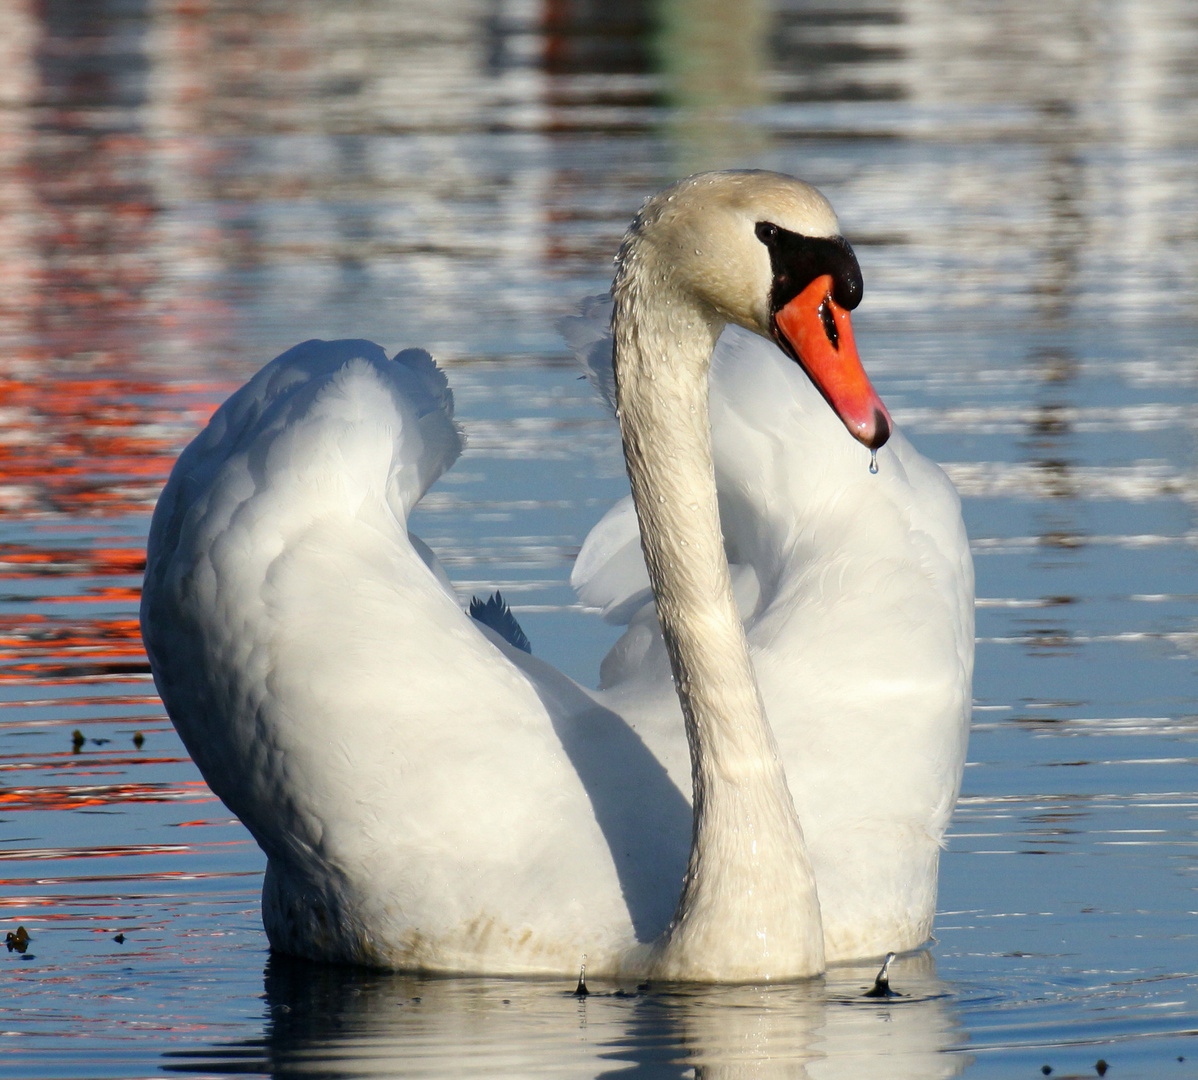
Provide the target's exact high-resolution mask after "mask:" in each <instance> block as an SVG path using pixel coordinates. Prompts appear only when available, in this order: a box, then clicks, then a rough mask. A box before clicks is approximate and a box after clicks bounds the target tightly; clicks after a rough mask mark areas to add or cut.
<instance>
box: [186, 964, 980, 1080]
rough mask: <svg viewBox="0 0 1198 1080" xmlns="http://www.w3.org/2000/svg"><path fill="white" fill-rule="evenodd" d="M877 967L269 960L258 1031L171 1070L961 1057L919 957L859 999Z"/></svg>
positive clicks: (954, 1067)
mask: <svg viewBox="0 0 1198 1080" xmlns="http://www.w3.org/2000/svg"><path fill="white" fill-rule="evenodd" d="M875 968H876V965H874V966H871V965H866V964H859V965H850V966H844V967H837V968H834V969H833V970H832V971H830V972H829V973H828V974H827V975H826V976H825V977H824V978H823V979H817V980H813V981H810V982H805V983H794V984H790V985H785V986H781V985H779V986H702V987H699V986H696V987H681V986H680V987H660V988H657V987H655V988H648V989H643V990H639V991H638V990H637V989H636V988H635V987H618V986H615V985H603V984H597V983H594V984H592V986H591V990H592V992H591V995H590V996H589V997H587V998H582V999H579V998H575V997H574V996H573V995H572V993H571V990H572V986H569V985H567V984H566V983H565V982H563V983H560V984H559V983H556V982H548V981H544V980H521V979H501V978H430V977H423V976H415V975H399V974H390V973H382V972H370V971H364V970H361V969H353V968H340V967H326V966H321V965H315V964H309V963H307V962H305V961H300V960H292V959H289V958H287V957H283V956H272V957H271V958H270V960H269V962H268V963H267V966H266V971H265V989H266V994H265V1000H266V1017H265V1021H264V1025H263V1034H262V1038H261V1040H253V1041H252V1042H249V1043H241V1044H235V1045H230V1044H227V1043H226V1044H217V1045H213V1046H211V1047H208V1048H205V1049H197V1050H191V1051H184V1052H182V1053H179V1052H176V1053H172V1054H169V1055H167V1059H168V1060H167V1062H166V1063H165V1064H164V1069H165V1071H167V1072H205V1071H210V1070H211V1069H213V1068H215V1067H218V1066H219V1068H220V1069H221V1071H226V1072H228V1071H238V1072H246V1071H257V1072H262V1073H265V1074H266V1075H270V1076H291V1075H320V1076H322V1077H328V1078H333V1077H350V1076H355V1077H357V1076H395V1077H460V1076H464V1075H486V1076H488V1077H499V1076H511V1077H525V1076H530V1075H535V1074H538V1073H542V1072H543V1073H545V1074H547V1075H552V1076H555V1077H614V1076H619V1075H624V1074H631V1075H638V1076H652V1077H655V1078H656V1077H679V1078H682V1077H691V1076H694V1077H697V1078H701V1080H736V1078H741V1077H745V1078H747V1077H752V1078H754V1080H782V1078H786V1080H840V1078H845V1080H848V1078H853V1080H860V1078H862V1077H883V1076H884V1077H887V1078H888V1080H902V1078H907V1077H910V1078H911V1080H916V1078H918V1080H936V1078H942V1077H952V1076H958V1075H960V1074H961V1073H962V1072H963V1071H964V1069H965V1068H966V1066H967V1065H968V1064H969V1063H970V1060H971V1059H970V1058H969V1057H968V1056H966V1055H964V1054H955V1053H946V1052H945V1051H949V1050H953V1049H955V1048H956V1047H958V1046H959V1045H960V1044H961V1042H962V1034H961V1032H960V1028H959V1022H958V1019H957V1010H956V1007H955V1005H954V1002H953V998H952V997H951V996H950V993H949V988H948V987H946V986H945V984H944V983H942V982H941V981H940V980H939V979H938V978H937V976H936V970H935V964H934V961H933V959H932V957H931V956H930V955H928V954H927V953H917V954H914V955H911V956H905V957H900V958H899V959H898V960H896V961H895V962H894V964H893V965H892V968H891V982H892V985H893V986H894V987H895V988H896V989H897V990H898V991H900V994H901V996H899V997H894V998H888V999H871V998H866V997H864V996H863V995H864V991H865V990H866V989H868V988H869V987H870V986H871V985H872V983H873V978H874V975H875V973H876V970H875Z"/></svg>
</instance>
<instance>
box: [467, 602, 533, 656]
mask: <svg viewBox="0 0 1198 1080" xmlns="http://www.w3.org/2000/svg"><path fill="white" fill-rule="evenodd" d="M470 618H472V619H474V620H475V621H476V622H480V623H482V624H483V626H489V627H490V628H491V629H492V630H494V631H495V633H497V634H498V635H499V636H500V637H501V638H503V640H504V641H506V642H507V643H508V644H509V645H511V646H512V648H514V649H519V650H520V651H521V652H526V653H529V654H530V655H531V654H532V642H530V641H529V640H528V635H527V634H526V633H525V632H524V629H523V627H521V625H520V624H519V623H518V622H517V621H516V616H515V615H513V614H512V609H511V608H510V607H509V606H508V603H507V601H506V600H504V598H503V594H502V593H498V592H497V593H495V594H494V595H492V596H491V597H490V599H488V600H480V599H479V598H478V597H477V596H475V597H473V598H472V599H471V601H470Z"/></svg>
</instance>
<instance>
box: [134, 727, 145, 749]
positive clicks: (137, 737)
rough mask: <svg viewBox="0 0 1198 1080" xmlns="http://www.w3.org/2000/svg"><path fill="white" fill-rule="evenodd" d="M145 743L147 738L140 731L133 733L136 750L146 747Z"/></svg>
mask: <svg viewBox="0 0 1198 1080" xmlns="http://www.w3.org/2000/svg"><path fill="white" fill-rule="evenodd" d="M145 741H146V737H145V736H144V735H143V734H142V733H141V732H140V731H135V732H134V733H133V746H134V747H135V748H136V749H138V750H140V749H141V748H142V747H143V746H144V745H145Z"/></svg>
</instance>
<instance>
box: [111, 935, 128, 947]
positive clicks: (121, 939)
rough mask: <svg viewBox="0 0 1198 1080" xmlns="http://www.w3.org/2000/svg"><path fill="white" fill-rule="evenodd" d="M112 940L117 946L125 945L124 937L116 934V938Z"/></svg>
mask: <svg viewBox="0 0 1198 1080" xmlns="http://www.w3.org/2000/svg"><path fill="white" fill-rule="evenodd" d="M112 940H113V941H115V942H116V943H117V944H118V945H124V944H125V935H124V934H117V936H116V937H114V938H113V939H112Z"/></svg>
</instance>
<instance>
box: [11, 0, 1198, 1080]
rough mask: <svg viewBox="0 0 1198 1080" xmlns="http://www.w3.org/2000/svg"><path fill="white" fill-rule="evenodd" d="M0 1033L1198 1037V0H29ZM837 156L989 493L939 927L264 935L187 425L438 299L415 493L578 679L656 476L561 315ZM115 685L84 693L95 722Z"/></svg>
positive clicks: (144, 1069)
mask: <svg viewBox="0 0 1198 1080" xmlns="http://www.w3.org/2000/svg"><path fill="white" fill-rule="evenodd" d="M0 29H3V35H2V37H3V40H2V41H0V53H2V57H3V61H4V62H3V63H2V64H0V206H2V207H3V214H4V219H5V225H4V228H3V229H2V230H0V256H2V257H0V274H2V276H3V282H4V288H3V289H2V290H0V463H2V464H0V575H2V577H3V584H2V585H0V773H2V774H3V775H2V778H0V779H2V784H0V861H2V862H3V864H4V870H5V873H4V875H3V877H4V888H3V890H0V905H3V909H4V910H3V911H2V912H0V921H2V922H3V925H4V928H5V930H6V932H15V930H16V927H17V926H18V925H23V926H24V927H26V928H27V930H28V933H29V935H30V941H29V944H28V947H27V949H26V951H25V952H24V953H21V952H19V951H16V950H13V951H8V952H5V953H3V954H0V961H2V962H3V963H4V964H5V969H4V975H3V979H4V991H5V992H4V995H3V1002H2V1003H0V1039H2V1040H3V1044H2V1045H3V1051H4V1052H3V1054H0V1073H2V1074H4V1075H13V1076H44V1077H68V1076H70V1077H78V1076H96V1077H102V1076H132V1075H138V1076H141V1075H158V1074H161V1073H164V1072H168V1073H169V1072H189V1073H198V1074H201V1075H212V1076H218V1075H228V1074H234V1073H235V1074H239V1075H240V1074H246V1073H249V1074H254V1073H265V1074H276V1075H280V1076H283V1075H320V1076H336V1077H343V1076H344V1077H349V1076H359V1075H388V1076H412V1077H417V1076H461V1075H467V1074H474V1073H480V1074H483V1073H485V1074H487V1075H495V1076H512V1077H520V1076H530V1075H538V1074H544V1075H550V1076H580V1077H589V1076H599V1075H604V1076H608V1075H611V1076H614V1075H617V1074H623V1075H630V1076H644V1077H658V1076H660V1077H674V1076H678V1077H686V1076H695V1075H697V1076H703V1077H717V1076H727V1077H731V1076H753V1077H773V1076H778V1077H782V1076H786V1077H810V1078H822V1077H862V1076H894V1077H903V1076H910V1077H936V1076H958V1075H964V1076H976V1077H991V1076H993V1077H1029V1076H1039V1075H1041V1073H1040V1067H1041V1066H1042V1065H1049V1066H1051V1067H1052V1068H1053V1070H1054V1073H1053V1075H1056V1076H1061V1075H1079V1076H1090V1075H1097V1073H1096V1070H1095V1064H1096V1062H1097V1061H1098V1060H1099V1059H1102V1060H1105V1061H1106V1062H1108V1063H1109V1064H1110V1072H1109V1075H1110V1076H1114V1077H1116V1078H1118V1080H1123V1078H1126V1077H1177V1078H1187V1077H1196V1076H1198V1040H1196V1039H1195V1034H1196V1033H1198V979H1196V968H1198V940H1196V931H1195V927H1196V926H1198V921H1196V920H1198V840H1196V831H1198V793H1196V792H1198V784H1196V782H1195V780H1196V775H1198V771H1196V769H1195V764H1196V761H1198V752H1196V750H1195V744H1196V740H1195V736H1196V734H1198V671H1196V667H1198V618H1196V616H1198V576H1196V574H1195V569H1196V567H1195V562H1196V551H1195V548H1196V545H1198V529H1196V527H1195V522H1194V507H1195V499H1196V496H1198V480H1196V471H1195V469H1196V464H1198V463H1196V460H1195V442H1194V435H1195V424H1196V422H1195V415H1196V413H1195V397H1196V396H1198V303H1196V300H1195V297H1196V296H1198V194H1196V189H1195V185H1194V180H1193V178H1194V176H1195V174H1196V172H1198V135H1196V134H1195V133H1196V132H1198V65H1196V64H1195V62H1194V59H1193V57H1194V55H1195V48H1196V46H1198V15H1196V14H1195V12H1194V11H1193V9H1192V8H1191V7H1190V6H1189V5H1187V4H1185V3H1184V2H1182V0H1158V2H1157V3H1154V4H1151V5H1149V4H1142V3H1136V2H1133V0H1112V2H1110V3H1106V4H1101V5H1100V4H1092V3H1086V2H1082V0H1078V2H1063V3H1059V4H1055V5H1051V6H1046V5H1042V4H1038V3H1034V2H1032V0H1000V2H995V3H984V4H983V3H966V4H957V3H953V4H949V3H939V2H926V0H878V2H871V3H857V2H853V3H847V4H841V5H837V6H836V8H835V9H832V8H829V7H824V6H820V7H816V6H813V5H811V4H806V3H797V2H794V0H783V2H779V3H778V4H777V5H776V6H774V7H773V8H769V7H762V6H756V5H743V6H738V7H737V8H736V9H735V10H732V8H731V6H728V5H723V4H719V3H714V2H705V0H689V2H687V0H670V2H668V3H663V4H662V5H661V6H660V7H658V8H650V7H648V6H646V5H643V4H636V3H632V2H631V0H623V2H621V3H618V4H611V5H605V6H604V7H603V10H600V8H599V6H598V5H596V6H594V7H591V6H587V5H584V4H582V3H580V2H579V3H566V4H544V5H542V4H540V3H524V2H516V0H494V2H490V3H486V2H482V0H479V2H473V3H464V2H455V0H450V2H444V0H443V2H441V3H438V4H435V5H434V4H430V3H425V2H417V0H411V2H408V3H403V4H396V3H384V2H383V0H376V2H365V3H363V2H355V3H348V2H344V3H343V2H341V0H335V2H331V3H323V4H316V3H281V2H279V3H275V2H268V3H258V4H249V3H245V4H239V3H234V2H232V0H213V2H211V3H200V4H194V3H182V2H175V0H166V2H163V3H155V4H149V3H145V2H141V0H120V2H118V0H105V2H100V3H96V4H89V5H78V4H75V3H72V2H69V0H51V2H48V3H44V4H41V5H38V6H36V7H35V6H33V5H29V4H27V3H24V2H23V0H3V2H0ZM731 165H753V166H761V167H769V168H777V169H782V170H784V171H788V172H793V173H796V174H799V175H801V176H803V177H805V178H806V179H808V180H811V181H812V182H814V183H816V184H818V185H819V186H820V187H821V188H823V190H824V191H825V192H826V193H827V194H828V195H829V197H830V198H831V199H832V200H833V202H834V203H835V205H836V206H837V208H838V210H839V211H840V214H841V222H842V226H843V229H844V231H845V233H846V235H848V236H849V238H850V239H851V240H852V242H853V243H854V246H855V247H856V249H857V252H858V254H859V257H860V260H861V264H862V267H863V271H864V274H865V281H866V299H865V302H864V303H863V305H862V307H861V308H860V309H859V312H858V313H857V315H856V317H855V321H856V325H857V327H858V340H859V344H860V347H861V351H862V355H863V356H864V358H865V360H866V363H867V366H868V367H869V369H870V371H871V374H872V375H873V376H874V378H875V382H876V384H877V385H878V387H879V390H880V391H881V393H882V395H883V396H884V397H885V399H886V400H887V402H888V404H889V405H890V407H891V409H892V411H893V413H894V415H895V417H896V419H897V420H898V422H899V423H900V424H902V425H903V427H904V428H905V429H906V430H907V431H908V433H909V434H910V436H911V438H912V440H913V441H914V442H915V443H916V445H917V446H919V447H920V449H922V450H923V451H924V452H925V453H927V454H929V455H930V456H932V457H934V458H936V459H937V460H939V461H941V462H943V463H944V464H945V467H946V469H947V470H948V472H949V474H950V476H951V477H952V478H953V480H954V481H955V482H956V484H957V486H958V488H959V490H960V491H961V494H962V496H963V497H964V501H965V515H966V520H967V524H968V527H969V531H970V535H971V538H972V541H973V545H974V556H975V560H976V565H977V572H978V597H979V600H978V624H977V625H978V670H977V678H976V684H975V697H976V710H975V726H974V734H973V738H972V742H971V748H970V764H969V767H968V769H967V771H966V776H965V787H964V792H963V795H962V799H961V803H960V806H959V808H958V811H957V815H956V817H955V819H954V824H953V827H952V830H951V837H950V843H949V848H948V851H947V852H946V855H945V857H944V861H943V868H942V879H941V892H940V914H939V916H938V919H937V929H936V935H937V941H936V942H935V943H934V945H933V947H932V948H931V950H930V951H929V952H928V953H925V954H921V955H919V956H916V957H911V958H905V959H903V960H901V961H900V962H899V964H898V965H897V967H896V970H895V972H894V983H895V985H896V987H898V988H899V989H900V990H902V991H903V994H904V996H903V997H900V998H895V999H891V1000H888V1001H882V1002H879V1001H876V1000H870V999H865V998H862V997H861V996H860V995H861V991H862V989H863V988H864V987H866V986H868V985H869V983H870V981H871V978H872V974H873V973H872V971H869V970H867V969H865V968H851V969H845V970H838V971H834V972H832V973H830V974H829V976H828V977H827V979H826V980H823V981H820V982H817V983H815V984H813V985H807V986H792V987H772V988H765V989H762V988H717V989H710V990H676V991H665V990H653V991H648V992H637V991H636V989H635V988H629V987H615V986H601V985H595V986H593V987H592V989H594V990H595V991H596V993H595V994H594V995H592V996H591V997H590V998H588V999H586V1000H584V1001H579V1000H576V999H574V998H572V997H571V996H570V995H569V993H568V991H569V990H570V989H571V987H563V986H559V985H556V984H548V983H543V982H538V981H522V980H500V979H419V978H413V977H407V976H397V975H391V976H388V975H379V974H370V973H363V972H355V971H350V970H339V969H320V968H313V967H311V966H308V965H296V964H294V963H290V962H287V961H285V960H282V959H279V958H274V959H270V958H268V954H267V952H266V946H265V939H264V937H263V934H262V930H261V926H260V922H259V917H258V892H259V889H260V885H261V873H262V868H263V858H262V856H261V854H260V853H259V852H258V850H257V848H256V847H255V845H254V844H253V843H252V841H251V840H250V839H249V838H248V835H247V834H246V833H245V831H244V830H243V829H242V828H241V826H240V825H239V824H238V823H237V822H236V821H235V820H234V819H233V818H232V817H231V815H230V814H229V813H228V811H226V810H225V809H224V808H223V807H222V806H221V804H220V803H219V802H217V801H215V799H214V798H213V797H212V795H211V794H210V793H209V791H208V789H207V788H206V786H205V785H204V783H203V781H202V780H201V779H200V777H199V774H198V772H197V771H196V770H195V768H194V766H193V765H192V764H191V763H190V761H189V760H188V758H187V756H186V754H185V752H184V751H183V750H182V747H181V745H180V743H179V741H178V739H177V738H176V736H175V734H174V732H173V729H172V728H171V727H170V724H169V722H168V721H167V719H166V717H165V715H164V713H163V710H162V707H161V704H160V703H159V701H158V699H157V697H156V695H155V694H154V691H153V685H152V683H151V682H150V680H149V677H148V672H147V668H146V664H145V657H144V654H143V652H142V650H141V645H140V641H139V638H138V634H137V627H136V607H137V596H138V588H139V585H140V572H141V565H142V549H143V544H144V538H145V533H146V529H147V527H148V521H149V514H150V511H151V509H152V506H153V502H154V499H155V497H156V494H157V491H158V489H159V488H160V486H161V484H162V482H163V480H164V479H165V476H166V474H167V472H168V470H169V468H170V464H171V462H172V460H173V458H174V456H175V454H177V452H178V450H179V449H180V448H181V447H182V446H183V445H184V444H185V443H186V442H187V440H188V439H189V438H191V436H192V435H193V434H194V432H195V431H196V430H197V429H198V427H199V426H200V425H202V423H203V422H204V420H205V419H206V418H207V416H208V415H209V414H210V412H211V410H212V409H213V408H214V407H215V406H216V404H217V403H219V401H220V400H222V399H223V397H224V396H226V395H227V394H228V393H229V392H230V391H231V390H232V389H233V388H234V387H235V386H236V385H237V384H238V383H239V382H240V381H241V380H243V379H244V378H246V377H247V376H248V375H249V374H250V373H252V372H253V371H254V370H255V369H256V368H257V367H258V366H259V365H260V364H261V363H263V362H264V361H266V360H267V359H269V358H270V357H272V356H273V355H275V354H276V353H278V352H280V351H282V350H283V349H284V348H286V347H288V346H289V345H291V344H293V343H294V342H295V341H297V340H300V339H303V338H305V337H312V336H318V337H325V338H329V337H337V336H343V335H352V336H365V337H373V338H375V339H377V340H378V341H380V342H381V343H382V344H384V345H386V346H388V347H390V348H398V347H402V346H405V345H409V344H422V345H425V346H427V347H429V348H430V349H432V351H433V352H434V353H435V355H436V356H437V357H438V358H439V360H440V361H441V362H442V363H443V364H445V365H446V366H447V368H448V369H449V371H450V377H451V380H452V382H453V386H454V389H455V393H456V395H457V403H458V412H459V416H460V418H461V419H462V420H463V422H464V424H465V426H466V429H467V432H468V435H469V439H470V443H469V449H468V450H467V452H466V454H465V455H464V457H463V458H462V460H461V461H460V462H459V464H458V465H457V467H456V468H455V469H454V470H453V472H452V473H451V474H450V475H448V476H447V477H446V478H445V479H444V480H443V481H442V482H441V483H440V484H438V485H437V487H436V488H435V489H434V490H433V492H432V493H430V496H429V497H428V499H427V500H426V501H425V504H424V505H423V506H422V508H421V509H420V511H419V512H418V516H417V520H416V521H415V522H414V525H415V528H416V529H417V531H419V532H420V533H421V534H422V535H423V536H424V537H425V538H426V539H427V540H428V541H429V542H430V543H431V544H432V546H433V547H434V548H435V549H436V550H437V552H438V553H439V554H440V556H441V558H442V560H443V561H444V562H445V564H446V565H447V566H448V567H449V569H450V572H451V573H452V574H453V576H454V578H455V581H456V583H457V584H458V586H459V587H460V589H461V590H462V591H463V593H467V594H468V593H469V592H470V591H472V590H477V591H483V590H490V589H493V588H496V587H498V588H500V589H502V590H503V592H504V594H505V595H507V596H509V597H510V598H511V600H512V601H513V603H514V606H515V608H516V611H517V613H518V614H519V617H520V619H521V621H522V622H523V624H524V626H525V628H526V629H527V630H528V632H529V635H530V637H531V638H532V640H533V645H534V649H535V650H536V651H537V653H538V654H539V655H541V656H543V657H545V658H547V659H549V660H551V661H553V662H554V663H556V664H558V665H559V666H560V667H562V668H563V669H564V670H566V671H567V672H569V673H570V674H572V675H574V676H575V677H576V678H578V679H580V680H581V681H583V682H586V683H593V682H594V680H595V678H596V672H597V667H598V662H599V659H600V658H601V657H602V655H603V652H604V651H605V649H606V647H607V645H608V644H610V642H611V640H612V638H613V633H612V630H611V628H610V627H607V626H605V625H604V624H603V623H602V622H601V621H600V620H599V619H598V618H597V617H596V616H595V615H594V614H593V613H588V612H585V611H582V610H581V609H579V608H578V607H577V605H576V604H575V602H574V598H573V595H572V593H571V591H570V590H569V587H568V584H567V578H568V574H569V568H570V562H571V559H572V557H573V555H574V554H575V552H576V551H577V548H578V545H579V543H580V542H581V539H582V537H583V536H584V535H585V534H586V531H587V529H588V528H589V527H590V525H592V524H593V523H594V522H595V521H596V520H597V519H598V517H599V516H600V515H601V514H602V512H603V511H604V509H606V507H607V506H608V505H609V504H610V503H611V501H613V500H614V499H615V498H617V497H619V496H620V495H621V494H622V493H623V491H624V490H625V489H626V482H625V481H624V480H623V476H622V469H621V464H620V455H619V447H618V442H617V438H616V433H615V430H614V426H613V424H612V422H611V421H610V419H609V418H608V417H607V416H606V415H605V414H604V412H603V410H602V408H601V407H600V406H599V404H598V402H597V401H595V400H594V398H593V396H592V394H591V392H590V390H589V388H588V386H587V384H586V383H585V382H580V381H579V380H578V377H577V372H576V370H575V368H574V367H573V365H572V362H571V361H570V360H569V359H568V357H567V355H566V352H565V349H564V347H563V345H562V343H561V342H560V340H559V339H558V337H557V335H556V333H555V331H554V328H553V324H554V320H555V318H557V317H558V316H560V315H561V314H563V313H566V312H568V311H570V310H571V309H572V307H573V305H574V304H575V303H576V302H577V300H578V298H580V297H582V296H586V295H588V294H592V293H596V292H599V291H602V290H603V289H604V288H605V287H606V282H607V277H608V274H609V272H610V259H611V256H612V253H613V252H614V250H615V246H616V244H617V242H618V239H619V236H620V233H621V231H622V229H623V227H624V225H625V223H626V222H627V220H628V218H629V217H630V215H631V213H632V212H633V211H634V210H635V209H636V208H637V206H639V204H640V201H641V200H642V199H643V198H644V197H645V195H647V194H649V193H650V192H652V191H653V190H655V189H656V188H658V187H660V186H661V185H663V184H664V183H666V182H668V181H669V180H671V179H673V178H674V177H676V176H677V175H679V174H681V173H683V172H686V171H689V170H691V169H695V168H705V167H720V166H731ZM75 732H78V736H75V735H74V733H75Z"/></svg>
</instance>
